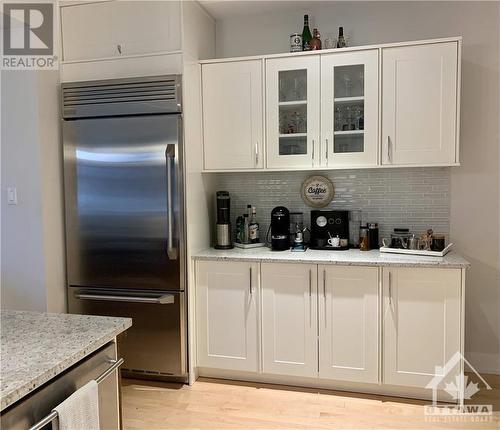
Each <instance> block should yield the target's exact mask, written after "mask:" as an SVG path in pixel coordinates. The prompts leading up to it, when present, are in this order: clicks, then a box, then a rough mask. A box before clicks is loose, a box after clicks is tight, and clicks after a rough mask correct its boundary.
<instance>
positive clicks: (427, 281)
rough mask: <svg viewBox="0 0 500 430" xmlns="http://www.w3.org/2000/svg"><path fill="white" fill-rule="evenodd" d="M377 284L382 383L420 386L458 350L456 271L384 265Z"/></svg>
mask: <svg viewBox="0 0 500 430" xmlns="http://www.w3.org/2000/svg"><path fill="white" fill-rule="evenodd" d="M383 283H384V286H383V301H384V320H383V324H384V378H383V382H384V383H386V384H391V385H405V386H408V387H425V386H426V385H427V384H428V383H429V382H430V381H431V379H432V378H433V377H434V376H436V366H440V367H443V366H444V365H445V364H446V363H447V362H448V360H450V359H451V358H452V357H453V356H454V355H455V354H456V353H457V352H460V351H461V345H460V343H461V342H460V333H461V312H460V309H461V306H460V303H461V271H460V270H456V269H432V268H417V269H415V268H384V269H383ZM450 370H451V372H457V371H458V370H459V368H458V367H456V366H455V367H453V368H452V369H450ZM441 372H442V370H441ZM445 372H446V370H445ZM440 374H442V373H440ZM446 379H447V381H448V382H449V381H455V378H454V377H453V375H450V374H449V373H448V374H447V378H446Z"/></svg>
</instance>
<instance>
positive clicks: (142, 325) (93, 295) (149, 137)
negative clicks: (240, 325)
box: [61, 75, 187, 381]
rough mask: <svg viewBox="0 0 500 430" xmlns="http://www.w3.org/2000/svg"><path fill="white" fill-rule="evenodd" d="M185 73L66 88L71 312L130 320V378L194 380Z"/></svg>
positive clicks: (124, 345)
mask: <svg viewBox="0 0 500 430" xmlns="http://www.w3.org/2000/svg"><path fill="white" fill-rule="evenodd" d="M180 82H181V80H180V76H177V75H176V76H156V77H146V78H133V79H114V80H105V81H89V82H72V83H64V84H62V88H61V97H62V117H63V127H62V128H63V141H64V182H65V204H66V242H67V246H66V248H67V279H68V306H69V312H71V313H81V314H91V315H112V316H126V317H131V318H133V326H132V328H131V329H130V330H128V331H127V333H126V335H125V336H123V337H122V338H120V339H119V350H120V354H121V355H122V356H123V357H124V358H125V363H124V366H123V372H124V373H125V374H126V375H127V376H135V377H145V376H147V377H154V378H158V379H165V378H166V379H174V380H181V381H186V379H187V370H186V368H187V366H186V361H187V357H186V355H187V354H186V349H187V342H186V300H185V286H186V263H185V234H184V202H183V146H182V116H181V85H180Z"/></svg>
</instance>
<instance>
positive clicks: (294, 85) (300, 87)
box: [278, 69, 307, 104]
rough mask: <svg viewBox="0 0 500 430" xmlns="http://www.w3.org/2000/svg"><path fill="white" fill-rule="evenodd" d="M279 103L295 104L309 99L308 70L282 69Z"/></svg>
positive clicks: (279, 77)
mask: <svg viewBox="0 0 500 430" xmlns="http://www.w3.org/2000/svg"><path fill="white" fill-rule="evenodd" d="M278 80H279V100H278V101H279V103H280V104H282V103H283V104H284V103H287V104H293V103H302V104H303V103H305V102H306V101H307V70H306V69H301V70H282V71H280V72H279V74H278Z"/></svg>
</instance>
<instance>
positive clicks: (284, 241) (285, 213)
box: [270, 206, 290, 251]
mask: <svg viewBox="0 0 500 430" xmlns="http://www.w3.org/2000/svg"><path fill="white" fill-rule="evenodd" d="M270 228H271V249H272V250H273V251H286V250H287V249H289V248H290V211H289V210H288V209H287V208H286V207H284V206H277V207H275V208H274V209H273V210H272V211H271V226H270Z"/></svg>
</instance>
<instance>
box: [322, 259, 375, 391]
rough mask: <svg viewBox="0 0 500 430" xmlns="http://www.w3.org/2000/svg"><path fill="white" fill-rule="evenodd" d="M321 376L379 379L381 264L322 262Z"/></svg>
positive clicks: (355, 379)
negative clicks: (367, 265) (374, 265)
mask: <svg viewBox="0 0 500 430" xmlns="http://www.w3.org/2000/svg"><path fill="white" fill-rule="evenodd" d="M318 272H319V301H318V305H319V377H320V378H325V379H336V380H343V381H353V382H369V383H370V382H372V383H377V382H378V373H379V372H378V368H379V366H378V363H379V360H378V352H379V348H378V345H379V334H378V333H379V311H378V309H379V300H378V297H379V294H378V268H377V267H357V266H331V265H329V266H327V265H324V266H319V268H318Z"/></svg>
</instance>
